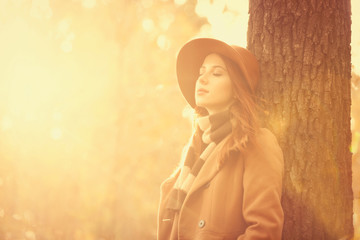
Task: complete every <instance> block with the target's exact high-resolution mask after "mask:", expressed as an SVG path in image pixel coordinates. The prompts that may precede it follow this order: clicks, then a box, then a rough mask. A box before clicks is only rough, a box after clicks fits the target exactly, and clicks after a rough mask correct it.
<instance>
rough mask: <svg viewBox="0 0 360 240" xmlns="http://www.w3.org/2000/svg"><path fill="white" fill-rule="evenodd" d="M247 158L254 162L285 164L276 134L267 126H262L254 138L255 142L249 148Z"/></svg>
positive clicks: (280, 165) (279, 165)
mask: <svg viewBox="0 0 360 240" xmlns="http://www.w3.org/2000/svg"><path fill="white" fill-rule="evenodd" d="M247 160H248V161H250V162H252V163H254V164H255V163H262V164H265V165H267V164H271V165H276V166H278V167H280V168H282V166H283V164H284V163H283V152H282V150H281V148H280V145H279V143H278V141H277V138H276V136H275V135H274V134H273V133H272V132H271V131H270V130H269V129H267V128H260V129H259V130H258V131H257V133H256V135H255V138H254V143H253V144H252V146H251V147H250V149H248V155H247Z"/></svg>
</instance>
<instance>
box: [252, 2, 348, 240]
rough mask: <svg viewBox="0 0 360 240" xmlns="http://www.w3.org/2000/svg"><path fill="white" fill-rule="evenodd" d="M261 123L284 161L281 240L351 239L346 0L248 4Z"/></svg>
mask: <svg viewBox="0 0 360 240" xmlns="http://www.w3.org/2000/svg"><path fill="white" fill-rule="evenodd" d="M249 13H250V18H249V26H248V48H249V49H250V50H251V51H252V52H253V53H254V54H255V55H256V57H257V58H258V59H259V63H260V68H261V74H262V81H261V83H260V86H259V91H258V97H259V99H261V100H259V104H260V106H261V107H262V108H263V109H264V110H265V111H264V113H265V114H264V115H263V116H262V117H261V120H262V121H263V123H264V125H265V126H266V127H268V128H269V129H271V130H272V131H273V132H274V133H275V134H276V135H277V137H278V139H279V142H280V145H281V147H282V149H283V153H284V159H285V175H284V185H283V198H282V203H283V208H284V212H285V222H284V230H283V239H302V240H304V239H316V240H320V239H326V240H329V239H342V238H344V239H350V238H351V237H352V236H353V231H354V229H353V205H352V204H353V193H352V189H351V152H350V149H349V148H350V144H351V130H350V105H351V97H350V87H351V81H350V80H351V55H350V41H351V19H350V16H351V9H350V0H301V1H299V0H250V4H249Z"/></svg>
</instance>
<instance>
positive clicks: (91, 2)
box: [82, 0, 96, 8]
mask: <svg viewBox="0 0 360 240" xmlns="http://www.w3.org/2000/svg"><path fill="white" fill-rule="evenodd" d="M95 5H96V0H82V6H83V7H84V8H94V7H95Z"/></svg>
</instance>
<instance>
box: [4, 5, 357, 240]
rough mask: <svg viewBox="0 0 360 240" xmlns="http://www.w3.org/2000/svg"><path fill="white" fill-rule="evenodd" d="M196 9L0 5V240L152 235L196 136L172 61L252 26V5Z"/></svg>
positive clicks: (118, 238) (148, 237)
mask: <svg viewBox="0 0 360 240" xmlns="http://www.w3.org/2000/svg"><path fill="white" fill-rule="evenodd" d="M212 2H214V4H212ZM199 3H200V4H199ZM199 3H198V2H197V1H196V0H187V1H186V0H175V1H172V0H131V1H126V0H64V1H61V0H53V1H49V0H32V1H30V0H0V67H1V70H0V133H1V135H0V239H4V240H12V239H14V240H17V239H21V240H22V239H28V240H35V239H37V240H39V239H51V240H52V239H54V240H57V239H59V240H63V239H74V240H87V239H89V240H95V239H96V240H101V239H102V240H108V239H117V240H122V239H155V235H156V211H157V206H158V200H159V186H160V183H161V182H162V181H163V180H164V179H165V178H166V177H167V176H169V175H170V173H171V172H172V171H173V169H175V167H176V165H177V163H178V160H179V156H180V152H181V150H182V147H183V146H184V144H185V142H186V140H187V138H188V137H189V136H190V134H191V122H190V120H189V114H190V110H189V109H187V108H186V103H185V101H184V99H183V97H182V96H181V93H180V91H179V89H178V86H177V82H176V75H175V56H176V53H177V51H178V49H179V48H180V46H181V45H182V44H183V43H184V42H186V41H187V40H189V39H190V38H192V37H194V36H215V37H217V38H221V36H223V37H224V39H223V40H227V41H229V42H230V38H239V39H240V38H243V37H239V35H241V34H239V35H234V32H236V31H235V30H233V29H238V28H239V27H238V26H239V25H236V24H240V25H244V24H243V23H242V22H241V21H242V20H241V19H245V20H246V21H247V15H246V16H244V15H241V14H240V15H239V13H238V10H237V9H245V10H246V9H247V1H245V5H244V6H243V5H242V4H244V1H236V0H231V1H230V0H228V1H226V3H224V1H199ZM209 6H210V11H205V10H204V8H206V7H209ZM234 9H235V10H234ZM245 12H246V11H245ZM220 15H221V16H223V21H219V22H217V21H216V19H214V18H213V17H214V16H217V17H219V16H220ZM199 16H201V17H199ZM218 19H219V18H218ZM229 21H234V22H236V24H235V25H234V26H235V27H234V26H232V25H231V24H230V22H229ZM209 23H210V24H215V23H217V25H216V26H215V27H214V28H213V29H212V28H211V26H210V25H209ZM219 23H221V24H219ZM224 25H226V27H222V26H224ZM231 26H232V27H233V28H231ZM245 29H246V28H245ZM241 31H243V32H244V29H242V30H241ZM245 31H246V30H245ZM224 33H226V34H224ZM242 35H243V34H242ZM244 39H245V38H244ZM241 41H242V40H241V39H240V42H241ZM358 87H359V80H358V77H353V93H352V94H353V99H357V98H358V97H359V96H360V95H359V94H358V90H357V89H358ZM357 102H359V101H358V100H354V101H353V112H352V114H353V120H354V123H355V124H353V127H354V128H353V133H354V136H355V137H354V138H353V139H359V138H360V137H358V138H357V137H356V136H357V135H356V134H359V135H360V129H359V124H358V123H357V121H356V120H357V119H360V111H359V110H358V109H357V108H358V107H359V105H357V104H356V103H357ZM357 149H358V147H357V146H355V145H354V144H353V147H352V150H353V152H354V156H355V155H356V154H357V153H355V150H356V151H357ZM356 161H357V163H359V160H356V158H354V159H353V162H356ZM354 166H355V164H354ZM354 186H355V185H354ZM357 196H359V195H357ZM357 216H359V215H357Z"/></svg>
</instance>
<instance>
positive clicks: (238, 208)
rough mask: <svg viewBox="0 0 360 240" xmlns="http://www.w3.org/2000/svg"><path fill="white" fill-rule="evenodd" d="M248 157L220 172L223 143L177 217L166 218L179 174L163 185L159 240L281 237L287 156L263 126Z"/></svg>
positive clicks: (231, 160)
mask: <svg viewBox="0 0 360 240" xmlns="http://www.w3.org/2000/svg"><path fill="white" fill-rule="evenodd" d="M257 141H258V143H259V144H258V145H259V146H258V147H252V148H251V149H249V153H248V156H247V157H246V158H245V159H244V160H242V159H241V158H240V157H239V156H236V157H233V158H229V159H228V160H226V161H225V163H224V165H223V166H222V167H221V168H220V169H218V167H217V166H218V165H217V158H218V157H219V154H218V153H219V149H221V147H222V146H223V144H224V141H223V142H221V143H219V144H218V146H217V147H216V149H215V151H214V152H213V153H212V154H211V155H210V156H209V158H208V159H207V161H206V162H205V164H204V166H203V167H202V169H201V170H200V172H199V174H198V176H197V177H196V179H195V181H194V183H193V185H192V186H191V189H190V191H189V193H188V195H187V196H186V198H185V200H184V203H183V206H182V208H181V209H180V211H179V214H178V215H176V217H175V220H174V224H173V222H172V221H168V220H167V219H164V211H165V206H166V203H167V200H168V197H169V193H170V191H171V189H172V188H173V185H174V183H175V182H176V179H177V177H178V175H179V171H178V172H177V173H176V174H174V175H173V176H172V177H170V178H168V179H166V180H165V181H164V182H163V183H162V185H161V197H160V206H159V212H158V229H157V230H158V240H169V239H179V240H190V239H191V240H193V239H196V240H225V239H226V240H230V239H234V240H235V239H237V240H243V239H244V240H245V239H247V240H250V239H251V240H255V239H256V240H257V239H281V233H282V226H283V218H284V215H283V210H282V207H281V191H282V175H283V168H284V163H283V156H282V151H281V149H280V147H279V145H278V143H277V140H276V138H275V136H274V135H273V134H272V133H271V132H270V131H269V130H267V129H265V128H263V129H261V130H260V131H259V133H258V134H257Z"/></svg>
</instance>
